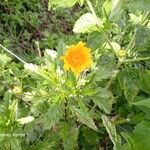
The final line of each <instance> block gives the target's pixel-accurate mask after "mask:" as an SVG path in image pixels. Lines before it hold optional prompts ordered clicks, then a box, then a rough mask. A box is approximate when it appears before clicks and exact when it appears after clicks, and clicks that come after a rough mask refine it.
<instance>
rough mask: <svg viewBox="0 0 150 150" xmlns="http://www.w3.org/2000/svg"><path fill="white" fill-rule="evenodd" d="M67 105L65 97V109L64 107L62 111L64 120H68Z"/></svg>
mask: <svg viewBox="0 0 150 150" xmlns="http://www.w3.org/2000/svg"><path fill="white" fill-rule="evenodd" d="M67 106H68V102H67V100H66V99H65V101H64V107H65V109H64V113H65V122H67V120H68V115H67Z"/></svg>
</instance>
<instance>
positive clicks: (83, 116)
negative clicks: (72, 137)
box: [70, 101, 97, 130]
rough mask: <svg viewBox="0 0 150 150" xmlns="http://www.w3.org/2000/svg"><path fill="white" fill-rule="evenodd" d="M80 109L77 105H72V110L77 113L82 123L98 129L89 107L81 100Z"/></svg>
mask: <svg viewBox="0 0 150 150" xmlns="http://www.w3.org/2000/svg"><path fill="white" fill-rule="evenodd" d="M79 106H80V109H78V108H76V107H71V108H70V109H71V111H72V112H73V113H75V114H76V116H77V117H78V121H79V122H81V123H82V124H85V125H87V126H88V127H90V128H92V129H93V130H97V127H96V125H95V123H94V121H93V118H92V117H91V115H90V113H89V112H88V109H87V108H86V106H85V105H84V103H82V102H81V101H80V102H79Z"/></svg>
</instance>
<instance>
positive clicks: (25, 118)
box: [17, 116, 34, 124]
mask: <svg viewBox="0 0 150 150" xmlns="http://www.w3.org/2000/svg"><path fill="white" fill-rule="evenodd" d="M33 120H34V117H32V116H28V117H24V118H20V119H17V122H18V123H20V124H26V123H29V122H32V121H33Z"/></svg>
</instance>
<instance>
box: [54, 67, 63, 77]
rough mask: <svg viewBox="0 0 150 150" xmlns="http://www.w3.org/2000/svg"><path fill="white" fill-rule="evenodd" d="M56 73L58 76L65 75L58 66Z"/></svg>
mask: <svg viewBox="0 0 150 150" xmlns="http://www.w3.org/2000/svg"><path fill="white" fill-rule="evenodd" d="M56 73H57V75H58V76H62V75H63V71H62V70H61V69H60V67H59V66H58V68H57V69H56Z"/></svg>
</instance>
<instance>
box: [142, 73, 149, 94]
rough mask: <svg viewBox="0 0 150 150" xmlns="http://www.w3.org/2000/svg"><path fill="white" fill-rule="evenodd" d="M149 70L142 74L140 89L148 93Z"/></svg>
mask: <svg viewBox="0 0 150 150" xmlns="http://www.w3.org/2000/svg"><path fill="white" fill-rule="evenodd" d="M149 83H150V71H147V72H145V73H143V74H142V82H141V89H142V90H143V91H144V92H146V93H148V94H150V84H149Z"/></svg>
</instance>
